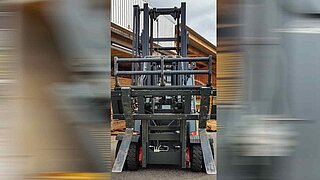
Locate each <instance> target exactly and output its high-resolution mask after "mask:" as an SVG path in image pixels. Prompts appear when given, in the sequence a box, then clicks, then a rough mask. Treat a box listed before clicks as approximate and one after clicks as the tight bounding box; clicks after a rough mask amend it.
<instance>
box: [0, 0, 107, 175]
mask: <svg viewBox="0 0 320 180" xmlns="http://www.w3.org/2000/svg"><path fill="white" fill-rule="evenodd" d="M0 11H1V12H0V64H1V65H0V98H1V100H0V104H1V108H0V109H1V110H0V111H1V113H0V116H1V121H0V179H23V178H26V179H34V178H40V179H51V178H52V179H57V178H58V177H63V178H67V177H68V178H71V179H72V178H74V179H79V178H80V177H82V178H92V179H99V178H100V179H106V178H108V177H109V176H110V174H108V173H106V172H109V171H110V167H111V164H110V127H109V125H110V119H109V117H110V116H109V115H108V113H109V103H108V100H109V96H110V95H109V93H110V86H109V77H108V76H109V74H110V72H109V71H110V64H108V63H109V62H110V2H109V1H104V0H90V1H86V0H55V1H49V0H48V1H32V0H29V1H23V0H21V1H19V0H16V1H1V2H0Z"/></svg>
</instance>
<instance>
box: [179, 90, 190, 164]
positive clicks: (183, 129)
mask: <svg viewBox="0 0 320 180" xmlns="http://www.w3.org/2000/svg"><path fill="white" fill-rule="evenodd" d="M190 112H191V94H188V95H185V96H184V114H190ZM187 135H188V133H187V121H186V120H181V121H180V141H181V168H183V169H184V168H186V149H187Z"/></svg>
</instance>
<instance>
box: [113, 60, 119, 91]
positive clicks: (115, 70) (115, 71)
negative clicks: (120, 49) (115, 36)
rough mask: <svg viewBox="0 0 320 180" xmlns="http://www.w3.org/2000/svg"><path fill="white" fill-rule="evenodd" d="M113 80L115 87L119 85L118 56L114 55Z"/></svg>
mask: <svg viewBox="0 0 320 180" xmlns="http://www.w3.org/2000/svg"><path fill="white" fill-rule="evenodd" d="M114 80H115V87H119V86H120V85H119V79H118V57H117V56H115V57H114Z"/></svg>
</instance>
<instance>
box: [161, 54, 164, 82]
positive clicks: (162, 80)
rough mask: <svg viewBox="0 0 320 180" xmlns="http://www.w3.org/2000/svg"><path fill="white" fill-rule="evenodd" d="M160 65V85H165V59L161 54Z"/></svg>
mask: <svg viewBox="0 0 320 180" xmlns="http://www.w3.org/2000/svg"><path fill="white" fill-rule="evenodd" d="M160 67H161V75H160V86H164V85H165V83H164V59H163V57H162V56H161V64H160Z"/></svg>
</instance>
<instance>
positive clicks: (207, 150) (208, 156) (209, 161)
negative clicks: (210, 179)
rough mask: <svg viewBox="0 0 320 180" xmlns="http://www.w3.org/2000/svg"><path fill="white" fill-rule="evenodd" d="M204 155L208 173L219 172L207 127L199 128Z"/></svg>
mask: <svg viewBox="0 0 320 180" xmlns="http://www.w3.org/2000/svg"><path fill="white" fill-rule="evenodd" d="M199 133H200V141H201V149H202V156H203V160H204V166H205V168H206V172H207V174H217V169H216V165H215V162H214V160H213V155H212V150H211V147H210V142H209V138H208V135H207V131H206V129H199Z"/></svg>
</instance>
